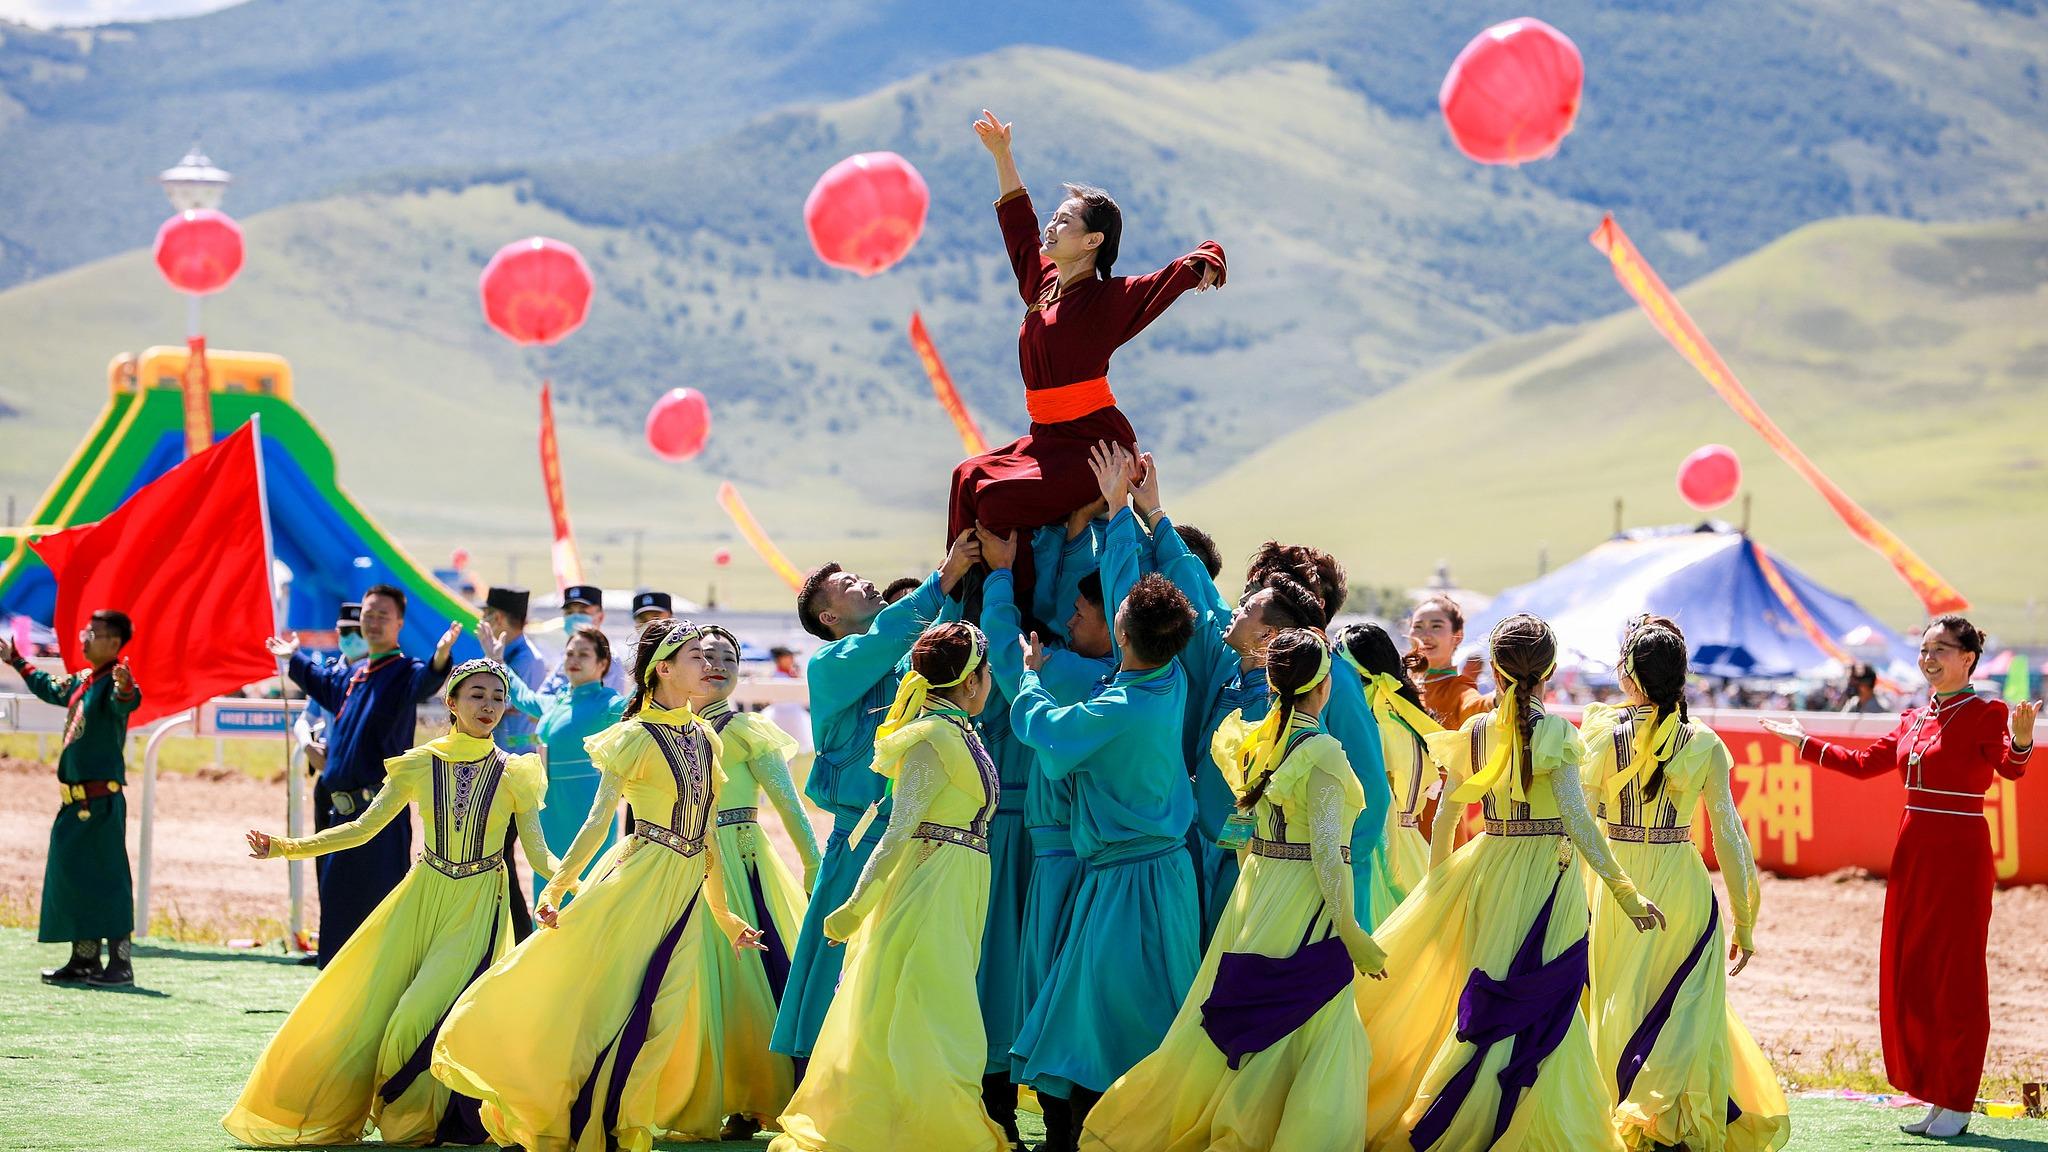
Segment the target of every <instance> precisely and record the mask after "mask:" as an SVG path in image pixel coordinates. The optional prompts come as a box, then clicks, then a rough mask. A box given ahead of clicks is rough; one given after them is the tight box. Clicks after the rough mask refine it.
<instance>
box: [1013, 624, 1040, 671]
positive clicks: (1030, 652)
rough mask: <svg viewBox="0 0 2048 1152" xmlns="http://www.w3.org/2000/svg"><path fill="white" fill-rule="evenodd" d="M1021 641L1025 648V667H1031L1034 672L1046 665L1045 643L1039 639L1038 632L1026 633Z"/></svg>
mask: <svg viewBox="0 0 2048 1152" xmlns="http://www.w3.org/2000/svg"><path fill="white" fill-rule="evenodd" d="M1019 643H1021V644H1022V646H1023V649H1024V667H1026V668H1029V669H1030V670H1032V671H1033V672H1036V671H1038V670H1039V669H1040V668H1043V667H1045V658H1046V651H1045V644H1044V643H1043V642H1042V641H1040V640H1039V639H1038V633H1036V632H1032V633H1030V634H1028V635H1026V636H1025V637H1024V639H1023V640H1022V641H1020V642H1019Z"/></svg>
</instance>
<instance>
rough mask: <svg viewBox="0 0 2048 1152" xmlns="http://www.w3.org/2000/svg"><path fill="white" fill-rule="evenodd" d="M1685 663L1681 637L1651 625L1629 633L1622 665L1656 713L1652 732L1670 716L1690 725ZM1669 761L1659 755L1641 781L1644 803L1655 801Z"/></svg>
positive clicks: (1665, 756) (1666, 756)
mask: <svg viewBox="0 0 2048 1152" xmlns="http://www.w3.org/2000/svg"><path fill="white" fill-rule="evenodd" d="M1686 663H1687V656H1686V651H1685V638H1684V637H1683V636H1680V635H1679V634H1678V633H1677V632H1674V631H1672V630H1671V629H1669V628H1666V627H1664V626H1663V625H1661V624H1654V623H1653V624H1644V625H1643V626H1642V627H1640V628H1637V629H1636V630H1635V631H1634V632H1631V633H1629V637H1628V643H1627V646H1626V647H1625V648H1624V649H1623V650H1622V665H1623V667H1624V668H1626V669H1627V670H1628V675H1629V678H1630V679H1632V680H1634V681H1635V682H1636V687H1638V688H1640V689H1642V692H1643V698H1644V699H1646V700H1648V701H1649V702H1650V703H1651V705H1653V706H1654V707H1655V708H1656V710H1657V711H1656V713H1655V715H1653V716H1651V717H1650V728H1651V730H1652V731H1655V730H1656V729H1657V728H1658V727H1659V726H1660V725H1662V724H1663V723H1664V720H1665V718H1666V717H1669V716H1670V715H1672V714H1673V713H1676V714H1677V715H1678V722H1679V723H1680V724H1685V723H1688V722H1690V717H1689V716H1688V715H1687V714H1686V707H1685V674H1686ZM1670 759H1671V758H1670V756H1669V755H1664V756H1659V757H1658V758H1657V766H1656V767H1655V768H1653V769H1651V770H1650V775H1649V776H1648V777H1647V778H1646V779H1645V780H1644V781H1643V800H1644V801H1645V802H1648V801H1653V800H1655V799H1656V798H1657V794H1658V793H1659V792H1660V791H1661V790H1662V789H1663V787H1664V766H1665V765H1666V764H1668V763H1669V762H1670ZM1622 767H1627V765H1623V766H1622Z"/></svg>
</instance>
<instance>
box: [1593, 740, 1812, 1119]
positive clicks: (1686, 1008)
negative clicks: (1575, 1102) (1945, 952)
mask: <svg viewBox="0 0 2048 1152" xmlns="http://www.w3.org/2000/svg"><path fill="white" fill-rule="evenodd" d="M1654 719H1655V715H1654V711H1653V710H1652V709H1650V708H1614V707H1609V706H1607V705H1600V704H1593V705H1588V706H1587V709H1586V716H1585V719H1584V721H1583V722H1582V731H1583V732H1584V736H1585V741H1586V768H1587V771H1586V774H1585V785H1586V792H1587V796H1586V799H1587V802H1588V804H1590V805H1592V806H1593V808H1594V810H1595V811H1596V812H1598V813H1599V815H1600V816H1601V818H1602V819H1604V820H1605V821H1606V831H1607V838H1608V840H1609V841H1610V842H1612V844H1613V846H1614V854H1615V856H1616V858H1617V859H1618V860H1619V861H1620V863H1621V865H1622V867H1623V868H1624V869H1626V870H1627V872H1628V874H1629V876H1630V877H1631V878H1632V879H1633V880H1634V881H1635V883H1636V886H1637V888H1638V889H1639V890H1640V891H1641V892H1642V894H1643V895H1644V896H1645V897H1647V898H1648V899H1649V900H1650V901H1651V902H1652V903H1654V904H1656V905H1657V907H1658V908H1659V909H1660V910H1661V911H1662V912H1663V913H1664V915H1665V918H1666V920H1667V926H1666V928H1665V929H1664V930H1663V931H1660V932H1651V933H1639V932H1637V931H1636V930H1635V926H1634V925H1633V924H1630V923H1629V921H1628V919H1627V917H1625V916H1623V915H1622V914H1621V911H1620V909H1618V908H1616V907H1615V906H1614V904H1613V903H1612V902H1611V901H1604V900H1594V901H1593V926H1592V956H1591V959H1592V990H1591V994H1590V995H1589V996H1588V998H1587V1015H1588V1019H1589V1021H1590V1023H1591V1026H1592V1035H1593V1051H1594V1054H1595V1056H1596V1057H1597V1059H1598V1060H1599V1064H1600V1070H1601V1072H1602V1074H1603V1075H1604V1076H1605V1077H1606V1080H1607V1088H1608V1091H1609V1093H1610V1094H1611V1097H1612V1098H1613V1099H1617V1100H1619V1101H1620V1105H1619V1107H1617V1108H1616V1109H1615V1112H1614V1124H1615V1128H1616V1130H1617V1131H1619V1132H1620V1134H1621V1139H1622V1143H1624V1144H1625V1145H1627V1146H1628V1148H1629V1149H1630V1152H1648V1150H1650V1149H1654V1148H1659V1147H1669V1146H1672V1145H1679V1144H1683V1145H1684V1146H1685V1147H1687V1148H1690V1149H1692V1150H1693V1152H1774V1150H1776V1149H1779V1148H1783V1147H1784V1146H1785V1144H1786V1142H1787V1141H1788V1140H1790V1139H1791V1136H1792V1129H1791V1119H1790V1117H1789V1115H1788V1108H1787V1106H1786V1102H1785V1093H1784V1090H1783V1089H1782V1088H1780V1087H1779V1085H1778V1078H1777V1074H1776V1073H1775V1072H1774V1071H1773V1070H1772V1069H1771V1065H1770V1061H1769V1060H1768V1059H1766V1058H1765V1057H1764V1054H1763V1050H1762V1049H1760V1048H1758V1047H1757V1044H1756V1041H1755V1039H1754V1038H1752V1037H1751V1036H1750V1034H1749V1029H1748V1028H1747V1027H1745V1026H1744V1025H1743V1023H1742V1020H1741V1018H1740V1017H1738V1016H1737V1015H1736V1013H1735V1009H1734V1006H1732V1005H1731V1004H1729V1003H1728V975H1727V971H1726V969H1724V968H1723V967H1722V966H1721V957H1722V956H1723V955H1724V954H1725V953H1726V951H1727V948H1726V944H1725V942H1724V940H1723V936H1722V931H1723V929H1722V925H1721V914H1720V908H1719V906H1718V904H1717V903H1716V901H1715V899H1714V885H1713V881H1712V879H1710V878H1709V877H1708V875H1707V866H1706V862H1705V861H1704V860H1702V859H1701V858H1700V854H1699V852H1698V851H1697V850H1695V849H1694V847H1693V842H1692V818H1693V813H1694V812H1695V811H1696V810H1697V809H1698V808H1699V805H1700V802H1701V800H1702V798H1704V799H1705V801H1706V806H1707V817H1708V823H1709V825H1710V826H1711V828H1712V829H1713V835H1714V856H1715V859H1716V860H1717V861H1719V863H1720V865H1721V874H1722V876H1723V878H1724V879H1725V880H1726V881H1727V883H1728V902H1729V905H1730V908H1729V910H1730V913H1731V914H1732V920H1733V925H1734V931H1735V938H1736V940H1737V941H1738V942H1740V943H1741V945H1742V946H1743V947H1744V948H1746V949H1749V950H1751V951H1754V950H1755V944H1754V942H1753V940H1752V935H1751V933H1752V928H1753V926H1754V925H1755V923H1756V914H1757V904H1758V902H1759V899H1760V896H1761V893H1760V892H1759V890H1758V887H1757V879H1756V859H1755V857H1754V855H1752V853H1751V852H1750V846H1749V836H1748V834H1747V832H1746V831H1745V830H1744V828H1743V826H1742V816H1741V814H1740V813H1739V812H1737V810H1736V807H1735V796H1734V793H1733V792H1732V791H1731V790H1730V788H1729V782H1728V773H1729V756H1728V749H1727V746H1726V745H1724V744H1722V743H1721V738H1720V737H1719V736H1716V735H1715V734H1714V732H1713V730H1712V729H1709V728H1708V727H1706V726H1705V725H1703V724H1692V723H1682V724H1681V723H1679V722H1678V721H1677V720H1676V718H1672V719H1671V721H1670V723H1671V728H1670V730H1669V734H1668V739H1669V742H1670V746H1669V750H1668V752H1667V760H1666V763H1665V764H1664V766H1663V768H1662V771H1661V774H1660V775H1659V779H1658V780H1657V789H1656V793H1655V795H1654V796H1651V797H1647V798H1646V796H1645V791H1646V788H1647V786H1648V784H1649V782H1650V777H1651V775H1652V773H1653V772H1655V771H1656V770H1657V769H1656V761H1657V757H1656V756H1655V755H1654V753H1653V749H1652V745H1654V744H1656V743H1657V742H1658V741H1659V739H1660V736H1661V734H1659V733H1657V732H1654V731H1652V728H1651V725H1652V722H1653V721H1654ZM1593 882H1594V881H1593V880H1592V878H1590V877H1589V878H1588V883H1589V884H1590V883H1593Z"/></svg>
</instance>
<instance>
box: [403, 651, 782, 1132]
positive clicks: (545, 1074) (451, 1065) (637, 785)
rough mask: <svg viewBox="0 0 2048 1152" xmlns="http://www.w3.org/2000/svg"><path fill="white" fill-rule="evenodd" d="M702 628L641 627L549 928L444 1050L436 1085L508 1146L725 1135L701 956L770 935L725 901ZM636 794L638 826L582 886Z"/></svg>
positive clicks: (469, 1010)
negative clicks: (471, 1106) (622, 705)
mask: <svg viewBox="0 0 2048 1152" xmlns="http://www.w3.org/2000/svg"><path fill="white" fill-rule="evenodd" d="M704 636H705V633H704V629H702V628H699V627H697V626H696V625H694V624H691V623H690V622H689V621H687V620H673V619H672V620H656V621H653V622H650V623H649V624H648V625H647V626H646V627H645V628H643V629H642V630H641V632H640V641H639V644H638V646H637V650H636V655H635V660H634V663H633V673H634V680H633V684H634V688H633V698H632V699H631V700H630V701H628V702H627V705H626V718H625V719H624V720H622V721H620V722H619V723H618V724H617V725H614V726H613V727H611V728H608V729H606V730H605V731H604V732H602V733H599V734H598V735H596V736H593V737H591V738H590V741H589V745H588V746H589V750H590V758H591V761H592V762H593V763H594V764H596V765H597V770H598V771H599V772H600V773H602V774H603V780H602V781H601V782H600V784H599V787H598V793H597V799H596V800H595V801H594V802H593V803H592V805H591V809H590V816H589V818H588V819H586V820H585V821H584V824H583V831H581V832H579V833H577V834H576V841H575V843H574V844H572V845H571V846H570V848H569V854H568V855H567V856H565V857H564V858H563V860H562V866H561V867H560V868H559V869H558V870H557V871H556V872H555V876H554V879H553V880H551V881H549V883H548V886H547V887H546V888H545V889H543V890H542V892H541V896H540V899H539V900H538V901H537V902H536V904H535V907H534V917H535V918H536V919H538V920H539V921H541V923H543V924H545V925H547V926H548V930H546V931H536V932H535V933H534V934H533V935H532V936H530V937H528V938H527V939H526V942H525V943H523V944H521V945H520V946H519V947H518V948H516V949H514V950H513V951H512V952H511V954H510V955H508V956H506V957H505V958H504V959H503V960H501V961H499V962H498V963H497V964H496V965H494V966H493V967H492V968H491V970H490V971H489V972H487V973H485V974H484V976H483V978H482V979H480V980H478V981H477V982H476V984H474V985H473V986H471V988H470V989H469V991H467V992H465V993H463V995H462V997H461V999H459V1000H457V1001H456V1003H455V1007H454V1009H453V1010H451V1011H450V1012H449V1014H448V1022H447V1023H446V1024H444V1025H443V1026H442V1028H441V1034H440V1037H439V1039H437V1040H436V1041H435V1043H434V1060H433V1071H434V1076H435V1078H437V1079H439V1080H440V1081H441V1082H442V1083H444V1084H446V1085H448V1086H449V1087H451V1088H453V1089H455V1090H456V1091H457V1092H460V1093H462V1094H463V1095H465V1096H474V1097H477V1098H478V1099H480V1100H482V1101H483V1107H482V1115H483V1123H484V1127H485V1128H486V1129H488V1130H489V1132H490V1135H491V1137H492V1139H494V1140H496V1141H497V1142H498V1143H499V1144H516V1145H518V1146H519V1147H521V1148H524V1149H526V1150H527V1152H568V1150H570V1149H574V1150H576V1152H606V1150H607V1149H609V1148H612V1147H617V1148H621V1149H625V1150H626V1152H647V1149H648V1148H649V1147H650V1146H651V1145H652V1144H653V1142H654V1141H655V1140H656V1139H697V1140H708V1139H712V1138H715V1137H716V1136H717V1135H718V1131H719V1128H720V1122H721V1120H722V1119H723V1117H724V1115H725V1112H724V1110H723V1104H724V1101H725V1073H724V1064H725V1059H726V1057H725V1053H724V1052H723V1050H722V1048H721V1045H720V1036H721V1032H720V1029H719V1027H718V1024H717V1020H716V1016H717V1013H718V1010H719V1000H718V997H717V995H716V989H712V988H707V987H705V986H704V985H705V982H704V980H703V973H704V971H705V967H706V965H705V963H704V961H703V960H702V958H701V957H700V956H699V953H700V952H702V951H703V950H705V949H709V948H724V947H726V946H727V944H726V939H727V937H730V938H731V940H732V946H733V947H736V948H759V947H760V938H761V933H760V932H758V931H756V930H755V929H754V928H753V927H751V926H750V925H748V924H746V923H745V922H744V921H741V920H740V919H739V918H738V917H736V916H734V915H733V914H732V913H731V911H730V910H728V909H727V907H726V905H725V888H724V883H723V881H724V871H725V869H726V867H727V865H726V863H725V862H724V861H723V859H722V858H721V852H720V850H719V847H718V841H717V839H716V838H715V837H713V836H711V835H710V831H711V827H710V825H711V813H712V810H713V806H714V803H715V798H714V795H713V791H714V787H715V782H716V780H717V776H718V748H719V743H718V736H717V734H716V733H714V732H713V731H711V727H710V725H708V724H705V723H704V721H703V720H702V719H700V718H699V717H698V716H697V714H696V713H694V712H692V711H691V710H690V707H689V700H690V699H691V697H692V696H696V695H701V694H702V693H703V692H704V691H705V686H706V678H705V669H706V653H705V646H704V643H703V641H704ZM621 797H623V798H624V799H625V800H626V802H627V803H629V804H631V805H632V806H633V811H634V812H635V813H636V814H637V815H638V816H639V817H640V818H639V819H638V820H637V821H636V822H635V823H634V826H633V834H632V835H631V836H629V837H627V838H626V839H625V840H622V841H620V842H619V844H618V845H617V846H615V847H614V848H613V849H612V850H611V851H610V852H609V853H607V854H606V855H605V858H604V859H603V860H601V861H599V863H598V866H597V869H596V875H597V879H596V880H595V881H593V882H592V883H591V884H590V886H589V887H587V888H584V889H583V890H582V891H581V893H580V894H578V893H577V880H578V878H579V877H580V876H581V874H582V872H583V870H584V867H585V866H586V865H587V864H588V863H589V861H590V858H591V857H592V856H593V855H595V854H596V852H597V848H598V845H599V844H601V843H602V842H603V841H604V838H605V833H606V830H607V828H608V827H609V825H610V823H611V821H612V819H613V814H614V813H615V812H616V811H617V810H618V805H619V800H620V798H621ZM572 894H574V895H576V900H575V901H574V902H573V903H571V904H569V905H568V906H567V907H566V908H565V907H563V905H562V902H563V900H564V899H565V898H567V897H568V896H570V895H572ZM721 929H723V932H724V935H721V934H720V930H721Z"/></svg>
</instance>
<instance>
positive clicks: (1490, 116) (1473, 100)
mask: <svg viewBox="0 0 2048 1152" xmlns="http://www.w3.org/2000/svg"><path fill="white" fill-rule="evenodd" d="M1585 77H1586V66H1585V63H1584V62H1583V61H1582V60H1580V59H1579V49H1578V46H1577V45H1575V44H1573V43H1572V41H1571V37H1569V36H1566V35H1565V34H1564V33H1562V32H1559V31H1558V30H1557V29H1555V28H1552V27H1551V26H1550V25H1548V24H1545V23H1544V22H1543V21H1541V20H1538V19H1536V18H1535V17H1533V16H1523V17H1521V18H1519V19H1515V20H1509V21H1506V22H1504V23H1500V24H1495V25H1494V26H1493V27H1491V28H1488V29H1487V30H1486V31H1484V32H1481V33H1480V34H1479V35H1478V36H1475V37H1473V39H1472V42H1471V43H1470V44H1467V45H1465V50H1464V51H1463V52H1460V53H1458V58H1457V59H1456V60H1454V61H1452V62H1451V70H1450V72H1448V73H1447V74H1445V76H1444V85H1443V88H1442V89H1441V90H1439V91H1438V92H1437V103H1438V104H1439V105H1441V106H1442V107H1443V110H1444V123H1446V124H1448V125H1449V126H1450V129H1451V140H1452V141H1453V142H1454V143H1456V144H1457V146H1458V151H1460V152H1463V153H1464V154H1465V155H1467V156H1469V157H1471V158H1472V159H1474V160H1477V161H1479V162H1480V163H1481V164H1520V163H1522V162H1523V161H1525V160H1541V159H1543V158H1545V157H1547V156H1549V155H1551V154H1552V153H1554V152H1556V151H1557V146H1558V144H1560V143H1561V142H1563V140H1564V138H1565V134H1566V133H1568V132H1570V131H1571V130H1572V121H1573V120H1575V119H1577V118H1578V115H1579V91H1580V87H1581V85H1582V84H1583V83H1584V81H1585Z"/></svg>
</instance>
